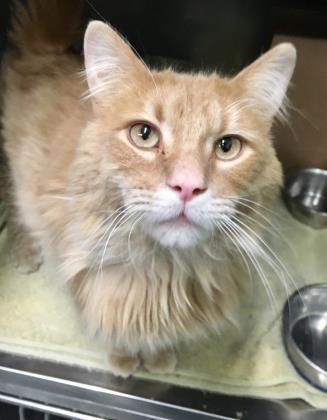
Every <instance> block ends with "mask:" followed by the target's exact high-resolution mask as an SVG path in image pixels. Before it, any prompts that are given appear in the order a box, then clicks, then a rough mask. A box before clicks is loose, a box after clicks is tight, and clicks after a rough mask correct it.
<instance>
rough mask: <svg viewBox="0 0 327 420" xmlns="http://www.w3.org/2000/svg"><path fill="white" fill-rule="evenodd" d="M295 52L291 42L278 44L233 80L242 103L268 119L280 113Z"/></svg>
mask: <svg viewBox="0 0 327 420" xmlns="http://www.w3.org/2000/svg"><path fill="white" fill-rule="evenodd" d="M295 62H296V49H295V48H294V46H293V45H292V44H290V43H283V44H279V45H277V46H276V47H274V48H272V49H271V50H270V51H268V52H267V53H265V54H264V55H262V56H261V57H260V58H259V59H257V60H256V61H254V62H253V63H252V64H250V65H249V66H248V67H246V68H245V69H244V70H242V71H241V72H240V73H239V74H238V75H237V76H236V77H235V78H234V79H233V80H234V81H235V82H238V83H239V82H241V84H242V87H243V88H244V89H245V93H244V96H245V100H249V101H250V103H251V105H253V106H256V107H257V108H258V109H259V110H261V111H262V112H263V113H264V115H265V116H267V117H268V118H273V117H274V116H275V115H276V114H278V113H279V114H283V104H284V103H285V96H286V91H287V87H288V85H289V82H290V80H291V77H292V75H293V71H294V67H295Z"/></svg>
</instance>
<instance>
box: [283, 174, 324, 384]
mask: <svg viewBox="0 0 327 420" xmlns="http://www.w3.org/2000/svg"><path fill="white" fill-rule="evenodd" d="M326 172H327V171H326ZM317 287H319V288H322V289H327V284H326V283H314V284H308V285H305V286H303V287H301V288H300V289H298V290H296V291H295V292H294V293H292V295H291V296H290V297H288V299H287V302H286V303H285V305H284V309H283V336H284V342H285V345H286V348H287V353H288V355H289V357H290V358H291V360H292V362H293V363H294V364H295V366H296V368H297V369H299V370H300V371H301V373H302V374H303V375H304V376H306V375H305V374H304V373H303V369H302V368H301V367H300V366H299V365H298V363H297V362H296V361H295V360H294V357H292V356H291V354H290V353H291V352H290V349H289V347H290V346H292V350H293V351H294V352H295V353H296V355H297V356H298V357H299V358H300V359H301V360H303V361H304V363H306V364H307V365H308V366H309V367H310V368H311V369H314V370H315V372H317V373H321V374H322V375H324V376H327V371H326V370H324V369H323V368H321V367H320V366H319V365H317V364H315V363H314V362H313V361H312V360H311V359H309V358H308V357H307V356H306V355H305V354H304V353H303V352H302V351H301V349H300V348H299V346H298V345H297V343H296V342H295V341H294V338H293V336H292V334H291V332H292V331H291V327H293V326H294V325H295V324H292V326H291V325H290V322H289V321H290V319H289V314H288V308H289V302H290V301H291V300H293V299H294V298H295V297H297V296H300V297H301V292H303V291H306V290H309V289H313V288H317ZM303 318H306V317H304V316H303V317H301V318H299V319H298V320H297V321H296V322H298V321H299V320H300V319H303ZM308 379H310V381H312V379H311V378H308ZM318 385H319V384H318ZM326 391H327V389H326Z"/></svg>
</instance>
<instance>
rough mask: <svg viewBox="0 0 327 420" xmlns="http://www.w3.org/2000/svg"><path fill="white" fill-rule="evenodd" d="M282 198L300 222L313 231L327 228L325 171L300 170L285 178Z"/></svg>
mask: <svg viewBox="0 0 327 420" xmlns="http://www.w3.org/2000/svg"><path fill="white" fill-rule="evenodd" d="M283 198H284V200H285V203H286V205H287V208H288V209H289V211H290V212H291V213H292V214H293V216H294V217H295V218H296V219H298V220H299V221H300V222H302V223H305V224H307V225H309V226H311V227H313V228H315V229H320V228H323V227H327V171H325V170H322V169H315V168H311V169H302V170H300V171H298V172H296V173H293V174H291V175H289V176H287V177H286V178H285V183H284V188H283Z"/></svg>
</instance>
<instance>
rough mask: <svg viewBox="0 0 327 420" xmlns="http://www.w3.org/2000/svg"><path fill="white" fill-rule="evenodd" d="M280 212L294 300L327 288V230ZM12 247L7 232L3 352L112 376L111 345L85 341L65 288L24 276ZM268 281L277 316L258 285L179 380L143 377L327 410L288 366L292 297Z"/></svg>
mask: <svg viewBox="0 0 327 420" xmlns="http://www.w3.org/2000/svg"><path fill="white" fill-rule="evenodd" d="M277 211H278V213H279V216H278V217H279V219H280V220H281V229H282V233H283V235H284V237H285V239H286V241H287V242H288V244H286V243H285V241H281V239H278V238H277V237H276V238H274V237H272V238H271V239H270V240H269V243H270V245H271V246H272V248H273V249H274V251H275V252H276V253H278V254H279V255H282V256H283V260H284V261H285V263H286V264H287V267H288V269H289V271H290V273H291V275H292V277H293V279H294V281H295V283H296V285H292V284H289V291H288V292H291V291H292V290H294V289H295V287H300V286H302V285H304V284H307V283H317V282H323V281H326V277H325V276H326V271H327V270H326V250H327V230H321V231H314V230H311V229H310V228H308V227H306V226H304V225H301V224H300V223H298V222H296V221H294V220H293V219H292V218H291V217H290V216H289V215H288V213H287V211H286V210H285V209H284V208H283V206H279V207H278V208H277ZM6 245H7V244H6V232H5V231H4V232H3V233H2V234H1V236H0V267H1V269H0V350H2V351H7V352H12V353H16V354H24V355H27V356H34V357H40V358H43V359H51V360H56V361H61V362H63V363H69V364H75V365H81V366H85V367H88V368H95V369H106V348H105V345H104V344H103V343H101V342H100V341H99V342H95V340H90V339H89V338H88V337H87V333H86V327H85V326H84V324H83V322H82V321H81V320H80V318H79V316H78V312H77V311H76V309H75V307H74V303H73V301H72V298H71V296H70V295H69V292H68V290H67V288H66V286H65V285H62V284H60V283H59V282H57V281H55V280H54V279H53V276H51V275H50V273H49V272H47V269H46V267H42V269H41V271H40V272H38V273H35V274H32V275H28V276H24V275H20V274H18V273H17V272H16V271H15V269H14V268H13V267H12V265H11V264H10V261H9V257H8V253H7V246H6ZM267 275H268V277H269V279H270V285H271V287H272V289H273V292H274V294H275V295H276V296H277V299H276V307H275V308H271V306H270V305H269V302H268V299H267V297H266V292H265V290H264V288H263V286H262V285H261V283H260V282H258V279H257V278H255V277H254V278H253V279H252V284H251V283H250V285H251V287H250V292H249V296H247V297H244V299H243V300H242V304H241V308H240V310H239V325H238V326H237V327H236V326H227V327H226V329H225V331H224V332H223V333H222V335H221V336H219V337H218V336H213V337H211V338H210V339H208V340H207V341H205V342H202V343H198V344H193V345H188V346H185V347H184V346H181V348H180V349H179V351H178V352H179V364H178V367H177V370H176V374H174V375H166V376H154V375H150V374H148V373H146V372H144V371H139V372H138V373H137V376H139V377H142V378H151V379H156V380H161V381H166V382H170V383H174V384H180V385H184V386H189V387H196V388H200V389H203V390H211V391H218V392H223V393H228V394H233V395H248V396H260V397H266V398H284V399H285V398H301V399H303V400H305V401H307V402H308V403H310V404H311V405H313V406H316V407H323V408H326V407H327V393H326V394H325V393H323V392H320V391H318V390H317V389H315V388H314V387H312V386H310V385H309V384H307V383H306V382H305V381H304V380H303V379H302V378H301V377H300V376H299V375H298V374H297V373H296V372H295V370H294V368H293V366H292V365H291V363H290V362H289V360H288V358H287V355H286V353H285V350H284V347H283V344H282V337H281V308H282V307H283V305H284V302H285V299H286V291H285V289H284V287H283V285H282V284H281V282H280V281H279V280H278V279H277V278H276V275H274V274H273V273H270V272H268V274H267ZM245 281H249V282H250V280H248V279H245ZM0 363H1V362H0Z"/></svg>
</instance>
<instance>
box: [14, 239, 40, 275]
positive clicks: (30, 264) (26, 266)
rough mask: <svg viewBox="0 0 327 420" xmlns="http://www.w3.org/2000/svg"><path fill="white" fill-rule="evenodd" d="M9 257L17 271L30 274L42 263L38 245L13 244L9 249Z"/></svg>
mask: <svg viewBox="0 0 327 420" xmlns="http://www.w3.org/2000/svg"><path fill="white" fill-rule="evenodd" d="M10 254H11V259H12V261H13V264H14V266H15V268H16V269H17V271H18V272H19V273H22V274H30V273H34V272H35V271H37V270H38V269H39V268H40V266H41V264H42V263H43V258H42V255H41V251H40V249H39V247H37V246H36V245H33V246H30V247H22V246H17V245H16V246H15V247H13V248H12V249H11V252H10Z"/></svg>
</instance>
